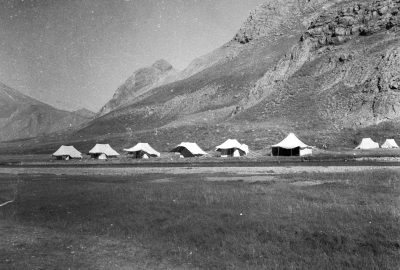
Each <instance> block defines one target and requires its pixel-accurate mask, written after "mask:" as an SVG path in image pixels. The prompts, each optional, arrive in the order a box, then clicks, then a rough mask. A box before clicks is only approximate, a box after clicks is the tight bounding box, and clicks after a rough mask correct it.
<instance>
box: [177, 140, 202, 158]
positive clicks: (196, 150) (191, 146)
mask: <svg viewBox="0 0 400 270" xmlns="http://www.w3.org/2000/svg"><path fill="white" fill-rule="evenodd" d="M181 148H186V149H187V150H188V151H189V152H190V153H192V154H193V155H207V153H206V152H204V151H203V150H202V149H201V148H200V147H199V146H198V145H197V143H191V142H183V143H181V144H179V145H177V146H176V147H175V148H174V149H172V150H171V152H180V151H181Z"/></svg>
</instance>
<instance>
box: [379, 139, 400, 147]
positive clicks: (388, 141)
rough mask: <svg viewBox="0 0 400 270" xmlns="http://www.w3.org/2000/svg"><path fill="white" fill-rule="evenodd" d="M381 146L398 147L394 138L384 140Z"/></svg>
mask: <svg viewBox="0 0 400 270" xmlns="http://www.w3.org/2000/svg"><path fill="white" fill-rule="evenodd" d="M381 147H382V148H399V146H398V145H397V143H396V141H395V140H394V139H386V141H385V142H384V143H383V144H382V146H381Z"/></svg>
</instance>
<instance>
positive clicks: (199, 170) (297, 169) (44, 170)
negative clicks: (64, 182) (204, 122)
mask: <svg viewBox="0 0 400 270" xmlns="http://www.w3.org/2000/svg"><path fill="white" fill-rule="evenodd" d="M388 169H390V170H393V171H400V168H399V167H393V166H327V167H322V166H304V167H301V166H293V167H175V168H171V167H159V168H150V167H147V168H146V167H140V168H138V167H134V168H129V167H121V168H118V167H112V168H52V167H37V168H35V167H29V168H23V167H20V168H7V167H0V174H17V175H18V174H30V175H35V174H52V175H138V174H203V173H229V174H233V175H235V174H239V175H243V174H247V175H249V174H251V175H257V174H260V175H274V174H293V173H310V172H319V173H345V172H365V171H374V170H388Z"/></svg>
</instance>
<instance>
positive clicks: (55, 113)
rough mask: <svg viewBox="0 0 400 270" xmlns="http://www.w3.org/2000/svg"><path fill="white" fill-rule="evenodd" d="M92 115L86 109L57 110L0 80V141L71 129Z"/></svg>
mask: <svg viewBox="0 0 400 270" xmlns="http://www.w3.org/2000/svg"><path fill="white" fill-rule="evenodd" d="M93 117H94V113H92V112H90V111H88V110H86V109H82V110H78V111H75V112H67V111H63V110H58V109H56V108H54V107H52V106H50V105H48V104H45V103H43V102H40V101H38V100H36V99H33V98H31V97H28V96H26V95H23V94H21V93H20V92H18V91H16V90H14V89H12V88H10V87H8V86H6V85H4V84H2V83H0V141H6V140H14V139H20V138H29V137H36V136H38V135H42V134H48V133H52V132H56V131H61V130H67V129H73V128H76V127H78V126H79V125H81V124H83V123H85V122H87V121H89V120H91V119H93Z"/></svg>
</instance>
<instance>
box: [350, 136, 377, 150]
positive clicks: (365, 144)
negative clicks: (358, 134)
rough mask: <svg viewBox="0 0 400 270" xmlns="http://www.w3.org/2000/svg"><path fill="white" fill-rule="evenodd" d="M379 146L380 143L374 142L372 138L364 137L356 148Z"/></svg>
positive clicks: (364, 148) (374, 147)
mask: <svg viewBox="0 0 400 270" xmlns="http://www.w3.org/2000/svg"><path fill="white" fill-rule="evenodd" d="M376 148H379V143H377V142H374V141H373V140H372V139H371V138H363V139H362V140H361V143H360V144H359V145H358V146H357V147H356V148H355V149H361V150H366V149H376Z"/></svg>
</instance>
